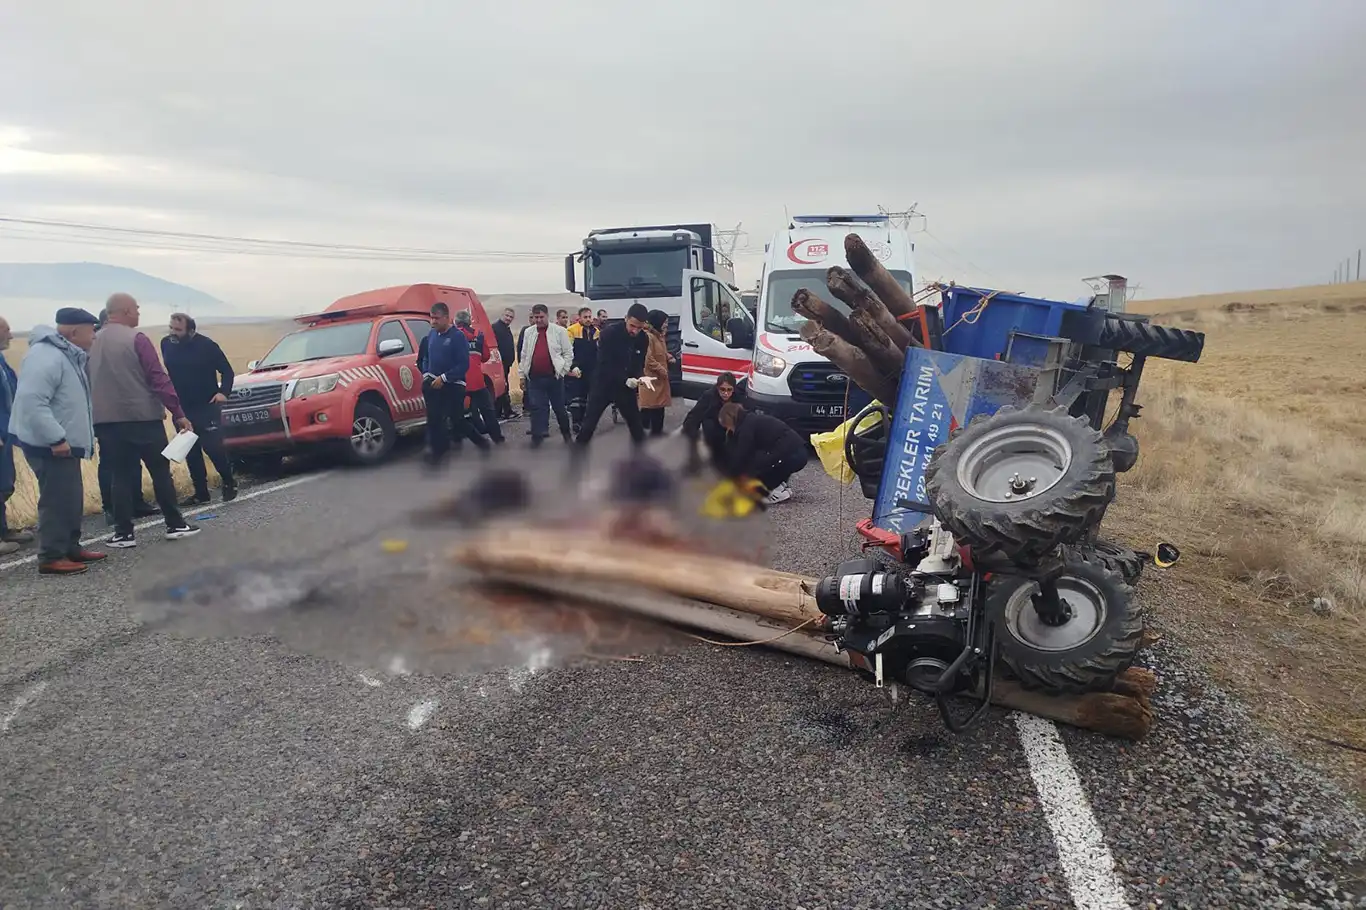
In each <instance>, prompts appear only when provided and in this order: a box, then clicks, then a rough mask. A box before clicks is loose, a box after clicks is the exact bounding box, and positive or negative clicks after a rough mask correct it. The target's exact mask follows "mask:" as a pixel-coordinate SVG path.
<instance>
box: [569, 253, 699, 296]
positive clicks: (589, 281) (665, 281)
mask: <svg viewBox="0 0 1366 910" xmlns="http://www.w3.org/2000/svg"><path fill="white" fill-rule="evenodd" d="M593 252H594V255H592V256H589V257H588V258H587V260H585V263H584V272H585V285H586V286H585V288H584V293H585V294H586V295H587V297H588V299H589V300H612V299H615V298H620V297H679V296H681V295H682V294H683V270H684V269H686V268H687V267H688V247H674V248H667V247H666V248H664V249H660V248H659V247H650V248H648V249H641V248H636V249H631V248H629V247H628V248H626V249H612V248H608V249H597V250H594V251H593Z"/></svg>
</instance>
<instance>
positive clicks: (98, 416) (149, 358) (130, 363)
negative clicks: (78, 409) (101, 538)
mask: <svg viewBox="0 0 1366 910" xmlns="http://www.w3.org/2000/svg"><path fill="white" fill-rule="evenodd" d="M105 311H106V313H107V314H108V318H107V321H106V322H105V324H104V328H102V329H100V332H99V334H98V335H96V336H95V343H94V345H93V346H92V347H91V349H90V390H91V393H90V399H91V408H92V410H93V411H94V415H95V432H96V433H97V434H98V435H99V439H100V455H101V457H103V458H112V459H113V461H114V473H113V476H112V481H113V487H114V489H113V494H114V536H113V537H110V538H109V539H108V540H106V541H105V543H106V544H107V545H108V546H111V547H121V548H123V547H135V546H137V540H136V539H135V538H134V537H133V500H134V498H135V494H134V492H133V483H132V481H133V478H137V479H138V480H139V481H140V480H141V479H142V476H141V475H142V472H141V471H140V470H138V462H139V461H141V462H142V463H143V464H145V465H146V466H147V473H148V474H151V475H152V491H153V492H154V493H156V498H157V505H159V506H161V514H162V515H163V516H165V519H166V537H167V538H168V539H170V540H178V539H180V538H182V537H189V536H190V535H192V534H198V533H199V528H196V527H194V526H193V525H191V524H190V523H189V522H187V521H186V520H185V516H184V515H182V514H181V512H180V507H179V505H178V504H177V503H176V493H175V482H174V481H173V480H172V479H171V463H170V462H169V461H167V460H166V458H165V456H163V455H162V454H161V450H162V449H164V448H166V426H165V424H164V422H163V421H164V420H165V417H166V412H167V411H170V412H171V417H172V418H173V419H174V420H175V423H176V427H177V428H179V429H181V430H189V429H190V421H189V420H187V419H186V418H185V412H184V410H182V409H181V407H180V398H179V397H178V396H177V395H176V392H175V388H174V387H173V386H172V385H171V379H170V377H169V376H167V375H166V371H165V370H164V369H162V366H161V361H160V360H158V359H157V349H156V346H155V345H153V344H152V340H151V339H150V338H148V337H147V336H146V335H144V334H142V333H141V332H139V331H138V330H137V327H138V302H137V301H136V300H134V299H133V298H132V296H130V295H128V294H114V295H113V296H112V297H110V298H109V301H108V302H107V303H106V304H105Z"/></svg>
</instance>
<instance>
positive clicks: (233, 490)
mask: <svg viewBox="0 0 1366 910" xmlns="http://www.w3.org/2000/svg"><path fill="white" fill-rule="evenodd" d="M236 498H237V484H235V483H225V484H223V501H224V502H232V501H233V500H234V499H236Z"/></svg>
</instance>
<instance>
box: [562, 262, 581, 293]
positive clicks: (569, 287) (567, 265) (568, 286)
mask: <svg viewBox="0 0 1366 910" xmlns="http://www.w3.org/2000/svg"><path fill="white" fill-rule="evenodd" d="M564 289H565V290H566V291H568V292H569V293H571V294H577V293H578V291H577V290H575V289H574V254H573V253H570V254H569V255H568V256H566V257H564Z"/></svg>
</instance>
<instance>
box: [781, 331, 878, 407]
mask: <svg viewBox="0 0 1366 910" xmlns="http://www.w3.org/2000/svg"><path fill="white" fill-rule="evenodd" d="M801 336H802V338H804V339H806V341H807V342H808V343H809V344H810V345H811V348H812V350H814V351H815V352H816V353H817V354H820V355H821V356H823V357H827V358H829V359H830V361H831V362H832V363H834V364H835V366H837V367H839V368H840V369H841V370H843V371H844V373H845V374H846V375H847V376H848V377H849V378H850V379H852V380H853V381H854V383H855V384H856V385H857V386H858V387H859V388H861V389H863V391H865V392H867V393H868V394H869V395H872V396H873V397H874V398H876V399H877V400H878V401H881V402H882V403H883V404H884V405H886V406H887V407H888V408H892V407H895V405H896V399H897V382H896V381H889V380H888V379H887V377H886V376H885V375H884V374H883V371H882V370H881V369H879V368H878V367H877V366H875V365H874V364H873V362H872V361H871V360H869V358H868V355H867V354H865V353H864V352H863V351H862V350H860V349H859V348H856V347H854V346H853V345H852V344H850V343H849V342H847V341H845V340H844V339H843V338H839V337H837V336H836V335H835V334H834V333H832V332H829V331H827V330H825V329H823V328H821V327H820V326H818V325H816V324H815V323H814V322H808V323H806V324H805V325H803V326H802V328H801Z"/></svg>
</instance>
